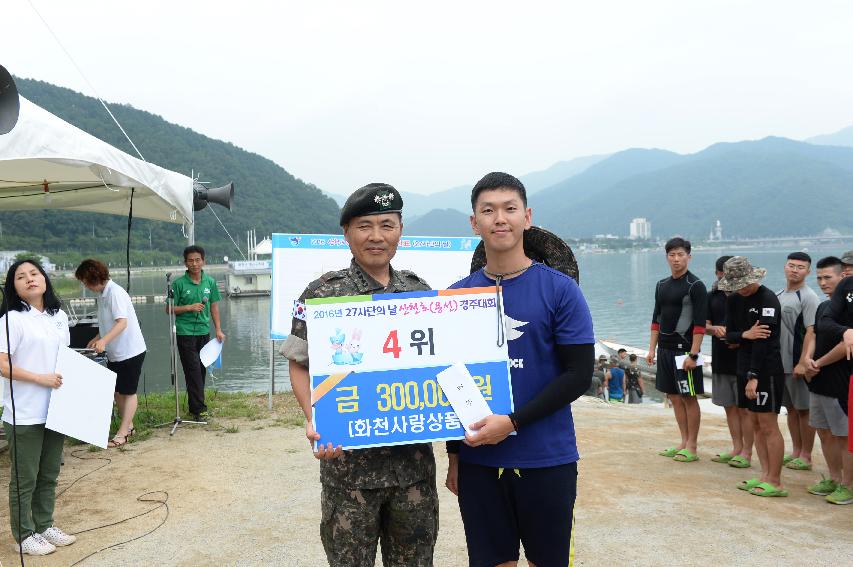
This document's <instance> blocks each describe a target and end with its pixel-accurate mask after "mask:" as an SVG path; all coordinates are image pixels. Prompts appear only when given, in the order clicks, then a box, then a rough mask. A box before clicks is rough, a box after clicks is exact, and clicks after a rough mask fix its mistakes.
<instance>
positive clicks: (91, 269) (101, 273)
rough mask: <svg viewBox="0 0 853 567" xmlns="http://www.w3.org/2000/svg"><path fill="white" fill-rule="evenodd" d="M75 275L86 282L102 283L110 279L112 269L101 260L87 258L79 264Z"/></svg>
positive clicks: (92, 283) (91, 283)
mask: <svg viewBox="0 0 853 567" xmlns="http://www.w3.org/2000/svg"><path fill="white" fill-rule="evenodd" d="M74 277H75V278H77V279H78V280H80V281H81V282H83V283H84V284H90V285H100V284H102V283H104V282H106V281H107V280H108V279H110V269H109V268H107V265H106V264H104V263H103V262H101V261H100V260H95V259H94V258H86V259H85V260H83V261H82V262H80V265H79V266H77V269H76V270H75V271H74Z"/></svg>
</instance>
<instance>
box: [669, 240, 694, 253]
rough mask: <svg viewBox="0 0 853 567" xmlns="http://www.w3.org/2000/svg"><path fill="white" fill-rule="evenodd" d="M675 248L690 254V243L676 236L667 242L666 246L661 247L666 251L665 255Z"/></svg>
mask: <svg viewBox="0 0 853 567" xmlns="http://www.w3.org/2000/svg"><path fill="white" fill-rule="evenodd" d="M676 248H684V251H685V252H687V253H688V254H690V241H689V240H684V239H683V238H681V237H680V236H676V237H674V238H670V239H669V240H667V241H666V244H665V245H664V247H663V249H664V250H666V253H667V254H669V253H670V252H672V251H673V250H675V249H676Z"/></svg>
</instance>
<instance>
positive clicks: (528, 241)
mask: <svg viewBox="0 0 853 567" xmlns="http://www.w3.org/2000/svg"><path fill="white" fill-rule="evenodd" d="M524 253H525V254H526V255H527V257H528V258H530V259H531V260H536V261H537V262H542V263H543V264H545V265H546V266H549V267H551V268H554V269H555V270H557V271H560V272H563V273H564V274H566V275H567V276H569V277H570V278H572V279H573V280H575V281H576V282H578V283H580V271H579V270H578V262H577V260H575V255H574V253H573V252H572V249H571V247H569V245H568V244H566V243H565V242H564V241H563V239H562V238H560V237H559V236H557V235H556V234H554V233H553V232H551V231H548V230H545V229H544V228H540V227H538V226H531V227H530V228H528V229H527V230H525V231H524ZM485 265H486V248H485V246H484V245H483V242H482V241H480V244H478V245H477V249H476V250H474V256H473V257H472V258H471V273H474V272H476V271H477V270H479V269H480V268H482V267H483V266H485Z"/></svg>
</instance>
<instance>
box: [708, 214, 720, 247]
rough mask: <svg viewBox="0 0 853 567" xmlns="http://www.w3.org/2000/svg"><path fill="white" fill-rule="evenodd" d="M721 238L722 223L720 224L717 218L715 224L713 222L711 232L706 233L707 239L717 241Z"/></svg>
mask: <svg viewBox="0 0 853 567" xmlns="http://www.w3.org/2000/svg"><path fill="white" fill-rule="evenodd" d="M722 239H723V225H722V224H720V219H717V222H716V224H714V228H712V229H711V233H710V234H709V235H708V241H710V242H719V241H721V240H722Z"/></svg>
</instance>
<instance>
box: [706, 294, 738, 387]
mask: <svg viewBox="0 0 853 567" xmlns="http://www.w3.org/2000/svg"><path fill="white" fill-rule="evenodd" d="M708 321H710V322H711V324H712V325H723V326H725V324H726V293H725V292H724V291H721V290H719V289H713V290H711V293H709V294H708ZM711 355H712V356H713V357H714V374H732V375H733V374H736V373H737V349H733V348H729V345H728V343H727V342H726V341H725V339H720V338H717V337H715V336H712V337H711Z"/></svg>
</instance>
